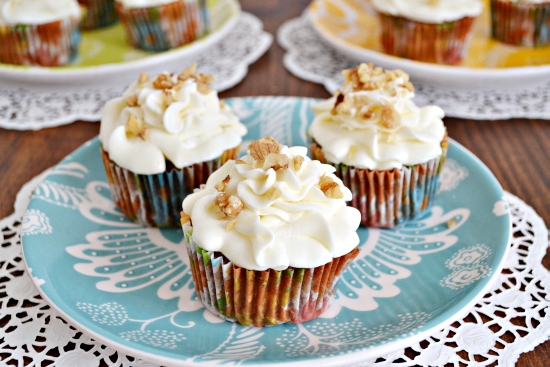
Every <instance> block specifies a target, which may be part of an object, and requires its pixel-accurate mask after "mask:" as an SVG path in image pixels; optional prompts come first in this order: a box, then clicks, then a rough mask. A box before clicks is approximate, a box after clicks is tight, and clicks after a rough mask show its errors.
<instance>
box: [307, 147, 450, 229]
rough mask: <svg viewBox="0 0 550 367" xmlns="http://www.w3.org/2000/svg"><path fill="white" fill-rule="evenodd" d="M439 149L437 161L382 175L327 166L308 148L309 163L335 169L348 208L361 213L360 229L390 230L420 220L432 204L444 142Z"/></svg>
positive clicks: (319, 150) (317, 149) (319, 152)
mask: <svg viewBox="0 0 550 367" xmlns="http://www.w3.org/2000/svg"><path fill="white" fill-rule="evenodd" d="M441 147H442V149H443V153H442V155H441V156H440V157H438V158H434V159H431V160H429V161H427V162H425V163H422V164H416V165H414V166H403V167H402V168H401V169H396V168H394V169H391V170H382V171H377V170H370V169H362V168H356V167H351V166H347V165H345V164H342V163H341V164H334V163H331V162H329V161H327V160H326V158H325V155H324V153H323V150H322V147H321V146H320V145H319V144H317V143H316V142H313V143H312V144H311V146H310V152H311V156H312V158H313V159H317V160H319V161H321V162H323V163H328V164H331V165H333V166H334V167H335V168H336V172H335V173H336V175H337V176H338V177H339V178H340V179H341V180H342V181H343V183H344V185H345V186H346V187H348V188H349V189H350V190H351V193H352V200H351V202H350V203H349V205H350V206H352V207H354V208H356V209H358V210H359V211H360V212H361V224H362V225H363V226H366V227H381V228H391V227H395V226H398V225H400V224H403V223H405V222H407V221H410V220H414V219H417V218H419V217H421V216H422V215H423V214H425V213H426V212H427V210H428V209H429V208H430V206H431V205H432V204H433V202H434V201H435V199H436V196H437V191H438V189H439V175H440V173H441V169H442V168H443V165H444V163H445V158H446V156H447V147H448V143H447V138H445V139H444V140H443V142H442V143H441Z"/></svg>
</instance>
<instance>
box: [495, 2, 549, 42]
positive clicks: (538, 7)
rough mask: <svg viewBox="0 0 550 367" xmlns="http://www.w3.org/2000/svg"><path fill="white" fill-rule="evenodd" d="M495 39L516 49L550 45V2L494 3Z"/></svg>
mask: <svg viewBox="0 0 550 367" xmlns="http://www.w3.org/2000/svg"><path fill="white" fill-rule="evenodd" d="M491 20H492V22H491V29H492V35H493V38H495V39H496V40H499V41H501V42H504V43H508V44H510V45H514V46H524V47H542V46H548V45H550V0H491Z"/></svg>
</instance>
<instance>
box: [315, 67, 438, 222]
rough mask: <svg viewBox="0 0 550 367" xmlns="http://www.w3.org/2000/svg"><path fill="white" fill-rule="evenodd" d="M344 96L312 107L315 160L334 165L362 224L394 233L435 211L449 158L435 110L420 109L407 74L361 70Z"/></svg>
mask: <svg viewBox="0 0 550 367" xmlns="http://www.w3.org/2000/svg"><path fill="white" fill-rule="evenodd" d="M343 74H344V77H345V82H344V85H343V88H342V90H341V91H336V93H335V95H334V96H333V97H332V98H330V99H328V100H325V101H322V102H320V103H318V104H315V105H313V106H312V109H313V112H314V114H315V118H314V120H313V122H312V124H311V126H310V127H309V130H308V134H309V136H310V137H311V138H312V144H311V147H310V150H311V155H312V157H313V159H318V160H320V161H321V162H326V163H329V164H332V165H333V166H334V167H336V174H337V175H338V177H340V178H341V179H342V180H343V182H344V184H345V185H346V186H347V187H349V188H350V189H351V192H352V194H353V198H352V200H351V205H352V206H353V207H355V208H357V209H359V211H360V212H361V224H363V225H365V226H371V227H394V226H397V225H399V224H402V223H405V222H407V221H410V220H413V219H415V218H418V217H419V216H421V215H422V214H424V213H425V212H426V211H427V209H428V208H429V207H430V205H431V204H432V203H433V201H434V199H435V197H436V193H437V190H438V186H439V174H440V171H441V169H442V166H443V164H444V162H445V156H446V153H447V134H446V128H445V126H444V125H443V121H442V118H443V117H444V112H443V110H442V109H441V108H439V107H437V106H425V107H421V108H420V107H417V106H416V105H415V104H414V102H413V101H412V98H413V97H414V93H413V91H414V88H413V85H412V84H411V83H410V81H409V77H408V75H407V74H406V73H404V72H403V71H400V70H395V71H385V70H383V69H381V68H379V67H376V68H375V67H373V65H372V64H361V65H359V66H358V67H357V68H355V69H350V70H345V71H344V72H343Z"/></svg>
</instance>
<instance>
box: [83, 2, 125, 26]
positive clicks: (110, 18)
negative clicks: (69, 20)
mask: <svg viewBox="0 0 550 367" xmlns="http://www.w3.org/2000/svg"><path fill="white" fill-rule="evenodd" d="M78 3H79V4H80V5H82V6H83V7H85V8H86V13H85V16H84V18H83V19H82V21H81V22H80V27H81V28H83V29H95V28H101V27H105V26H108V25H111V24H113V23H115V22H116V21H117V20H118V15H117V12H116V9H115V0H78Z"/></svg>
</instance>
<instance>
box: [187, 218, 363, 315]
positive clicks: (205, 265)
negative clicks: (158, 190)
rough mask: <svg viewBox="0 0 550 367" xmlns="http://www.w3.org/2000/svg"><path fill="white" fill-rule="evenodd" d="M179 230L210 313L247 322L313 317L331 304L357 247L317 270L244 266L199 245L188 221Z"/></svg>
mask: <svg viewBox="0 0 550 367" xmlns="http://www.w3.org/2000/svg"><path fill="white" fill-rule="evenodd" d="M183 231H184V237H185V242H186V244H187V253H188V256H189V260H190V263H191V270H192V275H193V281H194V283H195V290H196V292H197V296H198V297H199V299H200V300H201V301H202V303H203V305H204V306H205V307H206V309H208V310H209V311H210V312H212V313H213V314H215V315H217V316H219V317H221V318H222V319H225V320H228V321H233V322H238V323H239V324H242V325H245V326H249V325H254V326H272V325H279V324H284V323H287V322H288V323H295V324H296V323H301V322H305V321H309V320H312V319H315V318H316V317H318V316H319V315H320V314H322V313H323V312H324V311H325V310H326V309H327V308H328V306H329V305H330V304H331V303H332V301H333V300H334V297H335V294H336V287H337V285H338V281H339V279H340V277H341V275H342V273H343V272H344V270H345V269H346V268H347V267H348V266H349V265H350V264H351V262H352V261H353V259H354V258H355V257H356V256H357V255H358V254H359V248H358V247H356V248H355V249H353V250H352V251H351V252H349V253H348V254H346V255H343V256H340V257H337V258H334V259H333V260H332V261H331V262H329V263H327V264H325V265H322V266H319V267H315V268H293V267H289V268H287V269H286V270H282V271H277V270H273V269H268V270H264V271H258V270H248V269H244V268H242V267H240V266H238V265H236V264H235V263H233V262H232V261H230V260H228V259H227V258H226V257H224V256H223V255H222V254H220V253H219V252H210V251H206V250H204V249H202V248H201V247H199V246H197V244H196V243H195V242H194V240H193V236H192V231H193V229H192V227H191V226H190V225H189V222H188V223H186V224H185V225H184V226H183Z"/></svg>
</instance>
